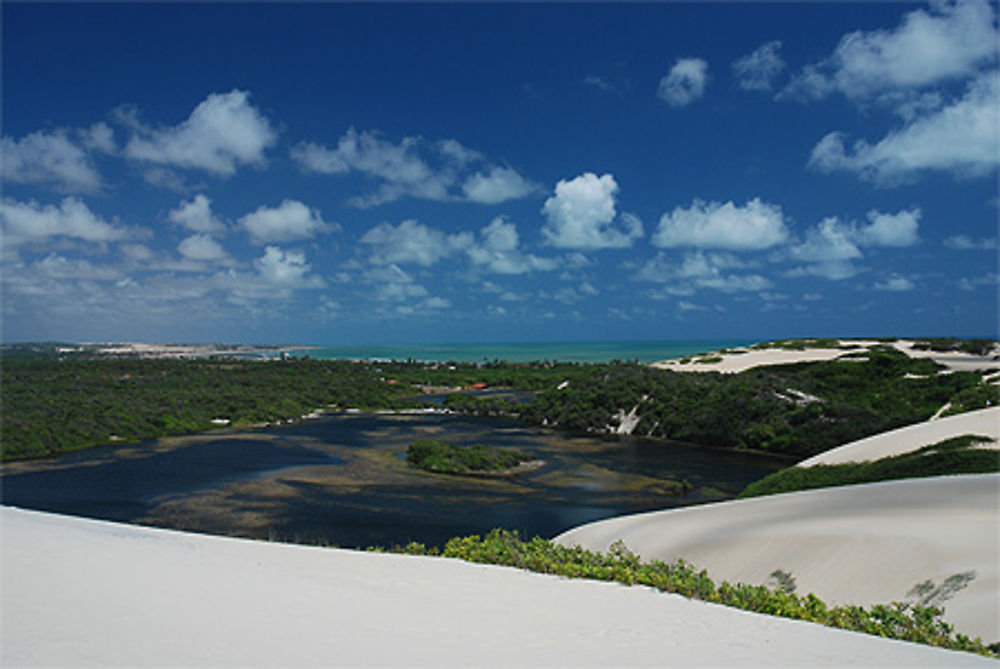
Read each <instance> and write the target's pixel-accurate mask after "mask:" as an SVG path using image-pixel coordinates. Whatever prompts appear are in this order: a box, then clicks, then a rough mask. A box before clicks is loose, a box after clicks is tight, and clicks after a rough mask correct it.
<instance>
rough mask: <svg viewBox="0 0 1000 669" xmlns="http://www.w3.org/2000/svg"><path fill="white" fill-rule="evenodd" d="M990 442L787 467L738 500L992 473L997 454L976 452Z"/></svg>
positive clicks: (973, 440)
mask: <svg viewBox="0 0 1000 669" xmlns="http://www.w3.org/2000/svg"><path fill="white" fill-rule="evenodd" d="M992 441H993V440H992V439H991V438H990V437H984V436H978V435H972V434H967V435H963V436H960V437H953V438H951V439H946V440H944V441H941V442H938V443H936V444H932V445H930V446H924V447H923V448H920V449H918V450H915V451H912V452H910V453H903V454H900V455H893V456H889V457H886V458H881V459H879V460H873V461H870V462H847V463H844V464H836V465H814V466H812V467H789V468H788V469H782V470H781V471H777V472H775V473H773V474H770V475H768V476H765V477H764V478H762V479H761V480H759V481H755V482H754V483H751V484H750V485H748V486H747V487H746V488H745V489H744V490H743V492H741V493H740V494H739V495H738V499H743V498H747V497H759V496H761V495H776V494H779V493H785V492H794V491H796V490H811V489H813V488H830V487H834V486H843V485H854V484H858V483H875V482H878V481H892V480H897V479H908V478H920V477H926V476H950V475H954V474H982V473H986V472H996V471H1000V451H996V450H991V449H982V448H976V445H977V444H983V443H989V442H992Z"/></svg>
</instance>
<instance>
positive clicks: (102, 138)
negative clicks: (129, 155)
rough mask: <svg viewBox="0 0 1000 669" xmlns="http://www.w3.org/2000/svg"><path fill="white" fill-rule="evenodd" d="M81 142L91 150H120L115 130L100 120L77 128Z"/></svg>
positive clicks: (106, 151)
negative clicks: (80, 128) (87, 126)
mask: <svg viewBox="0 0 1000 669" xmlns="http://www.w3.org/2000/svg"><path fill="white" fill-rule="evenodd" d="M76 134H77V136H78V137H79V138H80V143H81V144H83V147H84V148H85V149H87V150H89V151H98V152H100V153H107V154H112V153H115V152H116V151H117V150H118V146H117V145H116V144H115V131H114V130H112V129H111V127H110V126H109V125H108V124H107V123H105V122H103V121H99V122H97V123H95V124H93V125H92V126H90V127H89V128H86V129H82V130H77V132H76Z"/></svg>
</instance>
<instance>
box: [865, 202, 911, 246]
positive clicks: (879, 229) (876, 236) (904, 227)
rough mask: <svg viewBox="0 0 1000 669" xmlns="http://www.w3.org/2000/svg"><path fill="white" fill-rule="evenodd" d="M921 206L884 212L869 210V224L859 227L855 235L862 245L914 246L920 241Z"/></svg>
mask: <svg viewBox="0 0 1000 669" xmlns="http://www.w3.org/2000/svg"><path fill="white" fill-rule="evenodd" d="M920 216H921V211H920V209H919V208H914V209H909V210H903V211H900V212H899V213H897V214H883V213H882V212H880V211H877V210H875V209H873V210H871V211H869V212H868V220H869V221H870V223H869V224H868V225H864V226H861V227H859V228H857V230H856V231H855V232H854V236H855V238H856V239H857V241H858V243H859V244H861V245H862V246H897V247H902V246H913V245H914V244H916V243H917V241H918V235H917V230H918V229H919V227H920Z"/></svg>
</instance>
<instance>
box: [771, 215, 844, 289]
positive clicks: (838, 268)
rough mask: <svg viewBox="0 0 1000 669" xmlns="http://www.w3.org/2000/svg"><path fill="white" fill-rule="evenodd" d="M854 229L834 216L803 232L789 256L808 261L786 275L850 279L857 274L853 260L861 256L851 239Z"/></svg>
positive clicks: (789, 251)
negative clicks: (803, 265) (801, 238)
mask: <svg viewBox="0 0 1000 669" xmlns="http://www.w3.org/2000/svg"><path fill="white" fill-rule="evenodd" d="M854 237H855V233H854V230H852V229H851V228H850V227H849V226H847V225H844V224H843V223H841V222H840V221H839V220H838V219H837V218H835V217H831V218H827V219H824V220H823V221H821V222H820V223H819V225H817V226H816V227H814V228H810V229H809V230H808V232H807V233H806V239H805V241H804V242H802V243H800V244H796V245H795V246H792V247H791V248H790V249H789V250H788V253H789V256H790V257H791V258H792V259H794V260H798V261H801V262H805V263H808V264H807V265H806V266H805V267H800V268H797V269H795V270H792V271H791V272H789V276H808V275H811V276H820V277H823V278H826V279H831V280H841V279H849V278H850V277H852V276H855V275H856V274H857V273H858V269H857V268H856V267H855V266H854V264H853V262H852V261H853V260H857V259H859V258H861V257H862V253H861V249H859V248H858V247H857V246H856V245H855V243H854V241H853V238H854Z"/></svg>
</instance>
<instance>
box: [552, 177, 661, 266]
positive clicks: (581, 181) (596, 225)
mask: <svg viewBox="0 0 1000 669" xmlns="http://www.w3.org/2000/svg"><path fill="white" fill-rule="evenodd" d="M617 193H618V184H617V183H616V182H615V178H614V176H612V175H611V174H604V175H602V176H600V177H598V176H597V175H596V174H593V173H592V172H587V173H585V174H581V175H580V176H578V177H576V178H575V179H571V180H569V181H559V183H557V184H556V188H555V195H554V196H552V197H550V198H549V199H547V200H546V201H545V205H544V206H543V207H542V213H543V214H545V216H546V219H547V220H546V223H545V225H544V226H543V227H542V235H543V236H544V237H545V240H546V242H547V243H548V244H550V245H552V246H556V247H560V248H574V249H594V250H596V249H605V248H628V247H630V246H632V243H633V242H634V241H635V240H636V239H638V238H640V237H642V235H643V229H642V221H640V220H639V219H638V218H637V217H635V216H633V215H631V214H623V215H622V216H621V223H622V225H619V226H617V227H616V226H614V225H613V224H614V220H615V195H616V194H617Z"/></svg>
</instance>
